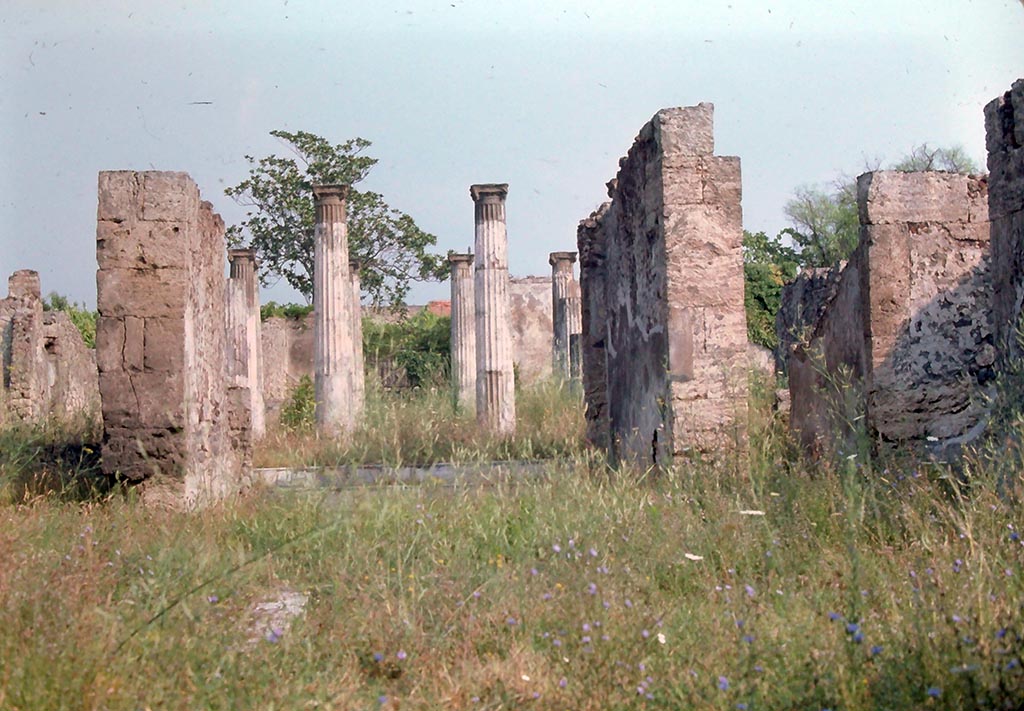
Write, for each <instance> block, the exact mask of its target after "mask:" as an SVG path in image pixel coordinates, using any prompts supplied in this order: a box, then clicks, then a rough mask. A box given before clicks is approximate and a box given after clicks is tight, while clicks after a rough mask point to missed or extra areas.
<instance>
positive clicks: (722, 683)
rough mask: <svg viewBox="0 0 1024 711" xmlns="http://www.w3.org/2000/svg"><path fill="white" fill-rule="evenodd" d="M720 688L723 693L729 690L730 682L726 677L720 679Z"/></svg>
mask: <svg viewBox="0 0 1024 711" xmlns="http://www.w3.org/2000/svg"><path fill="white" fill-rule="evenodd" d="M718 688H719V689H720V690H721V691H728V690H729V680H728V679H726V678H725V677H724V676H720V677H718Z"/></svg>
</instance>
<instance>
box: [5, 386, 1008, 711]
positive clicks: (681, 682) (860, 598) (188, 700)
mask: <svg viewBox="0 0 1024 711" xmlns="http://www.w3.org/2000/svg"><path fill="white" fill-rule="evenodd" d="M438 397H440V396H439V395H437V394H436V393H433V394H432V393H429V392H428V393H423V394H422V395H421V396H419V398H418V399H414V400H413V401H412V402H410V403H405V404H402V405H401V406H399V405H397V404H396V405H394V407H393V409H392V410H388V408H386V407H383V406H381V407H382V409H381V412H380V414H379V416H380V418H381V419H379V420H375V421H374V422H375V424H374V425H372V426H371V427H370V428H369V429H368V430H367V432H366V433H365V437H374V438H376V441H377V442H378V443H377V444H374V445H373V446H374V447H379V449H377V450H374V449H372V447H370V445H360V446H366V447H367V449H366V450H365V451H367V452H371V451H385V447H386V443H387V442H388V441H389V439H388V438H389V437H396V436H398V435H395V434H394V433H391V432H382V431H379V430H381V429H394V428H406V427H412V426H413V425H415V424H418V425H420V426H421V427H422V429H424V430H425V432H424V433H422V434H418V435H417V434H410V433H407V432H403V433H401V435H400V436H401V437H402V438H403V439H401V440H400V443H401V446H402V447H403V449H402V451H403V452H416V451H423V452H426V453H428V454H429V455H430V456H431V457H440V456H441V455H442V454H447V453H450V452H452V453H458V452H460V451H469V450H470V449H471V448H472V447H474V446H477V444H479V442H478V441H477V440H474V439H473V436H472V435H471V434H470V433H469V432H470V429H471V428H470V426H469V425H468V424H461V421H460V420H459V418H456V417H454V416H453V415H451V414H450V413H448V411H446V410H444V409H443V408H442V407H441V405H440V404H439V403H438V400H437V398H438ZM530 397H533V396H532V395H528V394H525V393H524V394H523V398H522V399H521V400H520V403H521V404H522V405H523V407H522V409H521V411H520V414H521V415H522V416H523V417H524V418H526V421H527V422H530V420H529V418H530V417H531V415H530V414H529V413H531V412H532V410H531V408H532V407H536V408H537V412H538V413H540V414H538V415H537V417H538V418H539V419H538V420H537V421H536V422H535V423H533V424H527V425H522V426H521V428H520V429H521V437H523V442H524V443H523V444H521V445H517V446H518V447H521V448H522V449H515V448H514V447H513V448H511V449H509V450H508V452H509V453H510V454H512V455H514V454H515V453H516V452H520V451H535V450H536V448H538V445H537V444H536V442H538V441H540V440H541V439H542V438H543V437H548V438H549V439H548V440H544V441H550V442H556V443H557V441H558V440H557V437H562V438H565V439H563V440H562V441H561V444H559V445H558V446H559V447H561V449H559V450H557V452H558V453H559V454H562V455H565V456H563V457H561V458H560V459H558V460H556V461H553V462H552V463H551V465H550V469H549V471H548V473H547V475H546V476H544V477H541V478H540V479H537V480H530V481H529V482H522V483H519V484H508V485H499V486H492V487H488V488H459V487H456V488H451V487H448V488H441V487H432V486H421V487H411V488H400V487H380V488H373V487H366V488H356V489H351V490H346V491H343V492H341V493H337V492H335V493H332V494H326V493H325V494H306V495H288V496H285V495H282V494H274V493H273V492H268V491H254V492H253V493H252V494H250V495H248V496H246V497H244V498H242V499H240V500H237V501H234V502H231V503H229V504H226V505H224V506H221V507H217V508H211V509H207V510H205V511H201V512H197V513H193V514H173V513H168V512H161V511H152V510H145V509H143V508H141V507H139V506H138V505H137V503H136V502H135V501H133V500H132V497H131V496H130V495H128V496H125V495H121V494H116V495H111V496H108V497H107V498H105V499H101V500H93V501H91V502H87V503H74V502H70V501H68V500H67V498H66V497H65V498H61V497H54V496H36V497H33V498H28V499H25V498H20V499H18V502H19V503H17V504H9V505H6V506H3V507H0V571H3V574H2V575H0V626H2V629H3V630H4V632H5V633H4V634H3V635H0V708H5V709H6V708H11V709H40V708H46V709H141V708H154V709H155V708H172V709H173V708H183V709H184V708H212V709H229V708H264V709H292V708H334V709H397V708H403V709H436V708H453V709H511V708H536V709H605V708H647V709H678V708H696V709H723V710H724V709H744V708H746V709H791V708H792V709H797V708H799V709H822V708H829V709H840V708H842V709H888V708H897V709H903V708H928V709H962V708H1006V709H1010V708H1018V707H1019V705H1020V699H1022V698H1024V671H1022V670H1021V655H1022V654H1024V625H1022V620H1024V616H1022V609H1021V605H1022V601H1024V581H1022V573H1024V544H1022V540H1021V538H1020V534H1019V529H1020V527H1021V525H1022V521H1021V516H1020V511H1021V508H1020V506H1021V503H1022V501H1021V499H1022V491H1024V479H1022V477H1021V474H1020V470H1016V471H1013V472H1008V471H1007V468H1006V465H1005V461H1006V458H1003V463H999V462H996V461H993V460H992V459H989V458H987V457H979V458H978V459H977V460H975V461H972V462H971V463H970V465H969V466H968V467H967V468H965V469H964V470H963V472H961V473H960V474H959V475H957V476H953V475H952V474H951V473H950V472H949V471H947V470H945V469H942V468H939V467H937V466H931V467H922V468H918V469H906V470H896V469H890V470H886V469H885V466H886V462H881V463H876V464H874V465H870V464H868V463H866V462H862V461H859V460H858V459H856V458H854V459H851V460H847V461H846V463H845V464H844V466H843V467H842V468H841V469H839V470H835V471H831V470H828V471H826V470H822V469H820V468H818V467H817V466H812V465H809V464H805V463H802V462H800V461H799V460H798V459H797V458H795V457H794V456H793V454H792V452H791V450H790V449H789V447H790V445H789V443H788V441H787V440H786V438H785V436H784V433H783V431H782V430H781V428H780V422H778V421H777V419H776V418H774V417H773V416H770V415H769V414H767V410H765V409H764V408H755V413H756V417H755V418H754V423H755V424H754V426H753V428H752V434H751V441H752V454H751V464H750V467H749V469H746V470H744V471H743V472H739V471H736V470H734V469H731V468H730V467H728V466H718V467H716V466H715V465H712V464H709V463H702V464H698V463H689V464H688V463H680V464H679V465H678V466H676V467H675V468H674V469H672V470H671V471H667V472H664V473H663V474H661V475H658V476H653V475H650V474H646V473H644V472H635V471H633V472H631V471H622V472H618V473H615V474H612V473H610V472H608V471H606V470H605V469H603V468H602V467H600V466H598V465H597V464H596V463H595V462H594V461H593V460H592V458H589V457H588V456H586V455H584V454H582V453H581V451H582V450H581V449H580V445H579V444H578V442H577V440H578V432H579V429H578V428H579V427H580V423H579V416H578V410H577V411H576V414H575V415H574V416H573V418H572V419H571V421H570V422H567V421H566V420H568V419H569V418H567V416H566V413H567V411H571V409H572V407H577V408H578V406H571V405H568V404H566V405H562V404H558V402H556V398H554V397H544V396H543V394H542V393H538V394H537V404H536V405H529V404H528V402H529V398H530ZM563 408H568V410H567V409H563ZM385 411H387V412H385ZM417 413H418V416H417ZM545 418H552V419H545ZM462 427H465V428H466V429H461V428H462ZM446 432H450V434H449V435H446V434H445V433H446ZM446 437H447V438H450V439H452V440H456V441H459V444H458V445H455V444H451V445H449V444H444V443H443V442H444V440H445V438H446ZM417 438H418V439H417ZM463 438H464V439H463ZM573 438H576V439H573ZM410 441H412V442H419V443H420V444H419V445H416V446H413V444H410ZM526 442H529V443H530V444H529V445H527V444H526ZM353 446H354V445H353ZM481 446H483V447H495V448H497V449H492V450H489V451H488V452H487V454H486V456H491V455H492V454H494V453H499V454H500V453H501V452H500V446H499V445H497V444H494V443H486V442H484V443H483V444H482V445H481ZM550 446H551V447H555V444H552V445H550ZM417 447H422V449H421V450H418V449H417ZM530 448H534V449H533V450H531V449H530ZM271 451H272V450H271ZM310 451H313V450H310ZM355 451H357V450H354V449H352V448H351V447H350V448H349V449H347V450H338V452H341V454H338V455H337V456H356V455H355V454H354V452H355ZM545 451H547V450H545ZM551 451H555V450H554V449H552V450H551ZM345 452H347V454H346V453H345ZM479 456H485V455H484V454H483V453H481V454H480V455H479ZM0 461H2V460H0ZM3 471H5V470H4V469H3V468H0V472H3ZM996 478H998V479H999V481H1000V482H1001V486H1000V487H997V486H996V485H995V479H996ZM997 488H998V490H999V492H1001V493H1000V494H997ZM743 512H748V513H743ZM750 512H754V513H750ZM757 512H761V513H763V515H760V514H759V513H757ZM286 592H293V593H302V594H304V595H305V596H306V597H307V600H308V601H307V603H306V606H305V610H304V612H303V614H301V615H299V616H298V617H296V618H294V619H293V620H292V621H291V622H290V624H286V623H284V622H282V621H281V620H267V619H265V618H259V617H256V616H255V615H254V606H255V605H256V604H257V603H260V602H263V601H268V600H274V599H278V598H280V597H281V596H282V595H284V594H285V593H286Z"/></svg>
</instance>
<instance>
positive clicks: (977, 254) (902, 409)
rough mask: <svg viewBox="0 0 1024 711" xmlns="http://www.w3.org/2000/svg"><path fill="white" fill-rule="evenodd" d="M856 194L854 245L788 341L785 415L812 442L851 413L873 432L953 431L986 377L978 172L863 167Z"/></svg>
mask: <svg viewBox="0 0 1024 711" xmlns="http://www.w3.org/2000/svg"><path fill="white" fill-rule="evenodd" d="M858 206H859V210H860V221H861V242H860V246H859V247H858V248H857V251H856V252H855V253H854V255H853V256H852V257H851V258H850V261H849V262H848V263H847V265H846V267H845V268H844V269H843V270H842V272H841V273H840V275H839V277H838V283H837V284H834V285H833V282H832V281H831V279H832V277H831V276H828V277H827V278H825V279H824V280H823V281H822V283H823V284H824V285H825V286H824V287H823V288H824V289H825V291H827V292H828V295H829V296H830V297H831V298H829V299H828V300H826V301H825V302H824V307H823V308H822V309H820V311H818V313H820V318H819V319H818V320H817V322H815V323H814V324H813V326H812V327H811V328H809V329H808V335H807V338H806V344H807V345H806V346H801V345H797V346H796V347H795V348H794V349H793V356H792V357H791V359H790V362H789V382H790V393H791V400H792V410H791V414H790V423H791V425H792V427H793V428H794V429H795V430H796V431H797V432H799V433H800V439H801V442H802V444H803V445H804V446H805V447H807V448H808V449H811V450H818V451H822V450H827V449H828V448H830V447H831V446H833V445H834V444H836V443H837V442H838V444H839V446H840V448H842V447H843V444H844V443H843V435H844V434H846V435H849V434H850V432H851V430H850V425H851V424H852V420H853V418H855V417H857V416H858V415H860V414H864V415H865V417H866V422H867V425H868V431H869V434H870V435H871V436H872V437H874V438H876V439H877V440H880V441H882V442H910V443H912V442H914V441H918V442H926V441H930V442H934V441H935V440H939V442H940V444H941V443H942V442H943V441H948V440H951V439H954V438H960V437H962V436H963V435H965V434H966V433H968V432H969V431H970V430H971V429H972V428H974V427H975V426H976V425H978V423H979V422H980V420H981V417H982V414H983V412H982V405H983V402H982V398H981V388H982V387H983V386H985V385H986V384H987V383H988V382H989V381H991V379H992V378H993V377H994V376H993V369H992V366H993V363H994V361H995V354H996V350H995V347H994V334H993V322H992V319H991V308H990V305H991V275H990V272H989V257H988V254H989V251H988V239H989V225H988V210H987V189H986V181H985V179H984V178H979V177H977V176H964V175H956V174H951V173H939V172H919V173H900V172H893V171H878V172H874V173H866V174H865V175H862V176H860V178H859V179H858ZM812 303H813V300H812ZM809 311H810V312H814V309H810V310H809ZM847 381H850V382H851V384H852V387H851V388H848V389H841V388H840V387H839V386H841V385H843V384H845V383H847ZM847 444H848V443H847Z"/></svg>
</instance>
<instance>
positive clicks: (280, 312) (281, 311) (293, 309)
mask: <svg viewBox="0 0 1024 711" xmlns="http://www.w3.org/2000/svg"><path fill="white" fill-rule="evenodd" d="M311 313H313V304H279V303H277V302H276V301H268V302H267V303H265V304H263V305H262V306H260V320H261V321H266V320H267V319H268V318H274V317H275V316H277V317H279V318H291V319H300V318H304V317H305V316H307V315H309V314H311Z"/></svg>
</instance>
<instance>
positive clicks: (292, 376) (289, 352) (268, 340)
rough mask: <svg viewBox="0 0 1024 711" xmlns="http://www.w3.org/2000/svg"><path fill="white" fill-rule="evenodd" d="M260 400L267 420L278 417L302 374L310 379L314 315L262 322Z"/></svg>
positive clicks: (277, 318)
mask: <svg viewBox="0 0 1024 711" xmlns="http://www.w3.org/2000/svg"><path fill="white" fill-rule="evenodd" d="M261 336H262V351H263V364H264V367H263V401H264V403H265V405H266V412H267V421H268V423H272V422H276V421H277V419H278V418H279V417H280V411H281V407H282V405H284V404H285V402H287V400H288V398H289V397H290V396H291V394H292V392H293V391H294V390H295V388H296V387H297V386H298V384H299V382H300V381H301V380H302V378H303V376H306V377H308V378H309V379H310V380H311V381H312V379H313V315H312V314H309V315H308V316H306V317H305V318H298V319H296V318H282V317H280V316H274V317H272V318H269V319H267V320H266V321H264V322H263V325H262V331H261Z"/></svg>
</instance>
